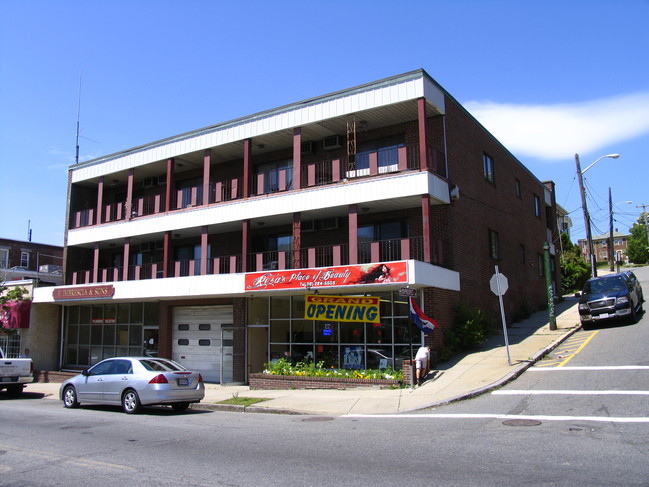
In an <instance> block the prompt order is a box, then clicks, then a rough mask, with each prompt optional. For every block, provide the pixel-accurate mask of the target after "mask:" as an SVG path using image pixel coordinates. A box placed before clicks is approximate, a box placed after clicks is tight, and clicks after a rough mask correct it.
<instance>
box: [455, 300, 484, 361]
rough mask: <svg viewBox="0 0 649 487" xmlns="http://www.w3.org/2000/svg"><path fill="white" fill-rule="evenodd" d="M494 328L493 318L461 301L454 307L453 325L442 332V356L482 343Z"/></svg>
mask: <svg viewBox="0 0 649 487" xmlns="http://www.w3.org/2000/svg"><path fill="white" fill-rule="evenodd" d="M493 329H494V324H493V320H492V319H491V318H490V317H489V316H487V314H485V313H484V311H482V310H480V309H477V308H472V307H470V306H469V305H468V304H467V303H464V302H461V303H459V304H458V305H457V306H456V307H455V325H454V326H453V328H452V329H451V330H446V331H445V332H444V345H445V348H448V350H444V353H443V356H450V355H452V354H453V353H456V352H461V351H464V350H470V349H472V348H474V347H476V346H478V345H480V344H481V343H483V342H484V341H485V340H486V339H487V336H488V335H489V333H490V332H491V331H492V330H493Z"/></svg>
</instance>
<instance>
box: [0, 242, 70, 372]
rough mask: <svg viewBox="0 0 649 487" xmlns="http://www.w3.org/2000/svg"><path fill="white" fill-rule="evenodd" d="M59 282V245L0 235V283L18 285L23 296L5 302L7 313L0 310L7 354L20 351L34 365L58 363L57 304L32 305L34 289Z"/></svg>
mask: <svg viewBox="0 0 649 487" xmlns="http://www.w3.org/2000/svg"><path fill="white" fill-rule="evenodd" d="M62 283H63V247H59V246H56V245H48V244H41V243H35V242H29V241H21V240H11V239H4V238H3V239H0V284H3V285H4V286H6V287H7V288H8V289H9V290H10V289H11V288H15V287H22V288H24V289H25V290H26V291H27V294H26V295H25V296H24V297H25V300H24V301H23V302H20V303H9V306H10V309H9V311H8V312H7V313H2V312H0V314H1V315H2V316H0V322H1V324H0V326H2V327H3V328H5V332H4V333H0V347H2V349H3V350H4V351H5V353H6V354H7V356H8V357H17V356H19V355H21V354H24V352H25V349H28V350H29V355H30V357H31V358H32V360H33V361H34V367H35V369H40V370H53V369H54V370H55V369H56V368H57V367H58V343H59V334H58V321H59V316H58V313H59V311H60V310H59V308H58V307H57V306H52V305H43V306H40V307H38V308H37V307H35V306H32V305H31V304H32V303H31V301H30V300H31V299H32V297H33V294H34V289H36V288H38V287H47V286H55V285H61V284H62Z"/></svg>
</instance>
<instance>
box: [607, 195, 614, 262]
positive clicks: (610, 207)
mask: <svg viewBox="0 0 649 487" xmlns="http://www.w3.org/2000/svg"><path fill="white" fill-rule="evenodd" d="M608 213H609V216H610V222H611V228H610V232H611V235H610V237H609V241H608V265H609V267H608V268H609V270H610V271H611V272H613V271H615V239H614V237H613V199H612V198H611V187H610V186H609V187H608Z"/></svg>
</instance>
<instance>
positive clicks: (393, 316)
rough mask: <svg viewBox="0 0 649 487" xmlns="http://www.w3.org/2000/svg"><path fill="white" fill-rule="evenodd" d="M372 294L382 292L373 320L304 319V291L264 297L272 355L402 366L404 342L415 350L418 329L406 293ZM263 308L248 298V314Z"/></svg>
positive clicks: (342, 364) (340, 364)
mask: <svg viewBox="0 0 649 487" xmlns="http://www.w3.org/2000/svg"><path fill="white" fill-rule="evenodd" d="M373 296H378V297H380V298H381V302H380V312H381V319H380V321H379V322H376V323H356V322H337V321H332V322H328V321H316V320H305V319H304V297H303V296H292V297H289V296H280V297H273V298H271V299H269V300H268V302H267V309H268V311H267V313H268V314H267V315H269V316H270V320H269V323H270V349H269V352H270V358H271V360H277V359H279V358H282V357H285V358H287V359H289V360H290V361H291V362H293V363H295V362H297V361H300V360H314V361H315V362H316V363H317V362H323V364H324V367H327V368H330V367H334V368H349V369H364V368H385V367H387V366H390V367H393V368H396V369H401V368H402V367H403V360H405V359H409V358H410V356H409V344H410V343H411V342H412V343H413V349H414V350H416V348H417V346H418V344H419V343H420V342H421V334H420V332H419V330H418V329H417V328H416V326H415V325H413V324H412V323H411V322H410V318H409V306H408V301H407V299H406V298H404V297H402V296H399V295H398V294H396V293H389V292H388V293H377V294H373ZM250 301H253V300H250ZM262 308H263V306H262V305H259V303H255V305H254V306H253V305H252V303H251V307H250V308H249V315H251V314H254V315H255V316H264V313H263V311H262ZM253 309H254V313H252V312H251V311H252V310H253ZM253 322H254V318H253Z"/></svg>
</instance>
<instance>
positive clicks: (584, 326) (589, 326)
mask: <svg viewBox="0 0 649 487" xmlns="http://www.w3.org/2000/svg"><path fill="white" fill-rule="evenodd" d="M581 328H582V329H583V330H584V331H588V330H590V329H592V328H593V325H592V324H590V323H582V324H581Z"/></svg>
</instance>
